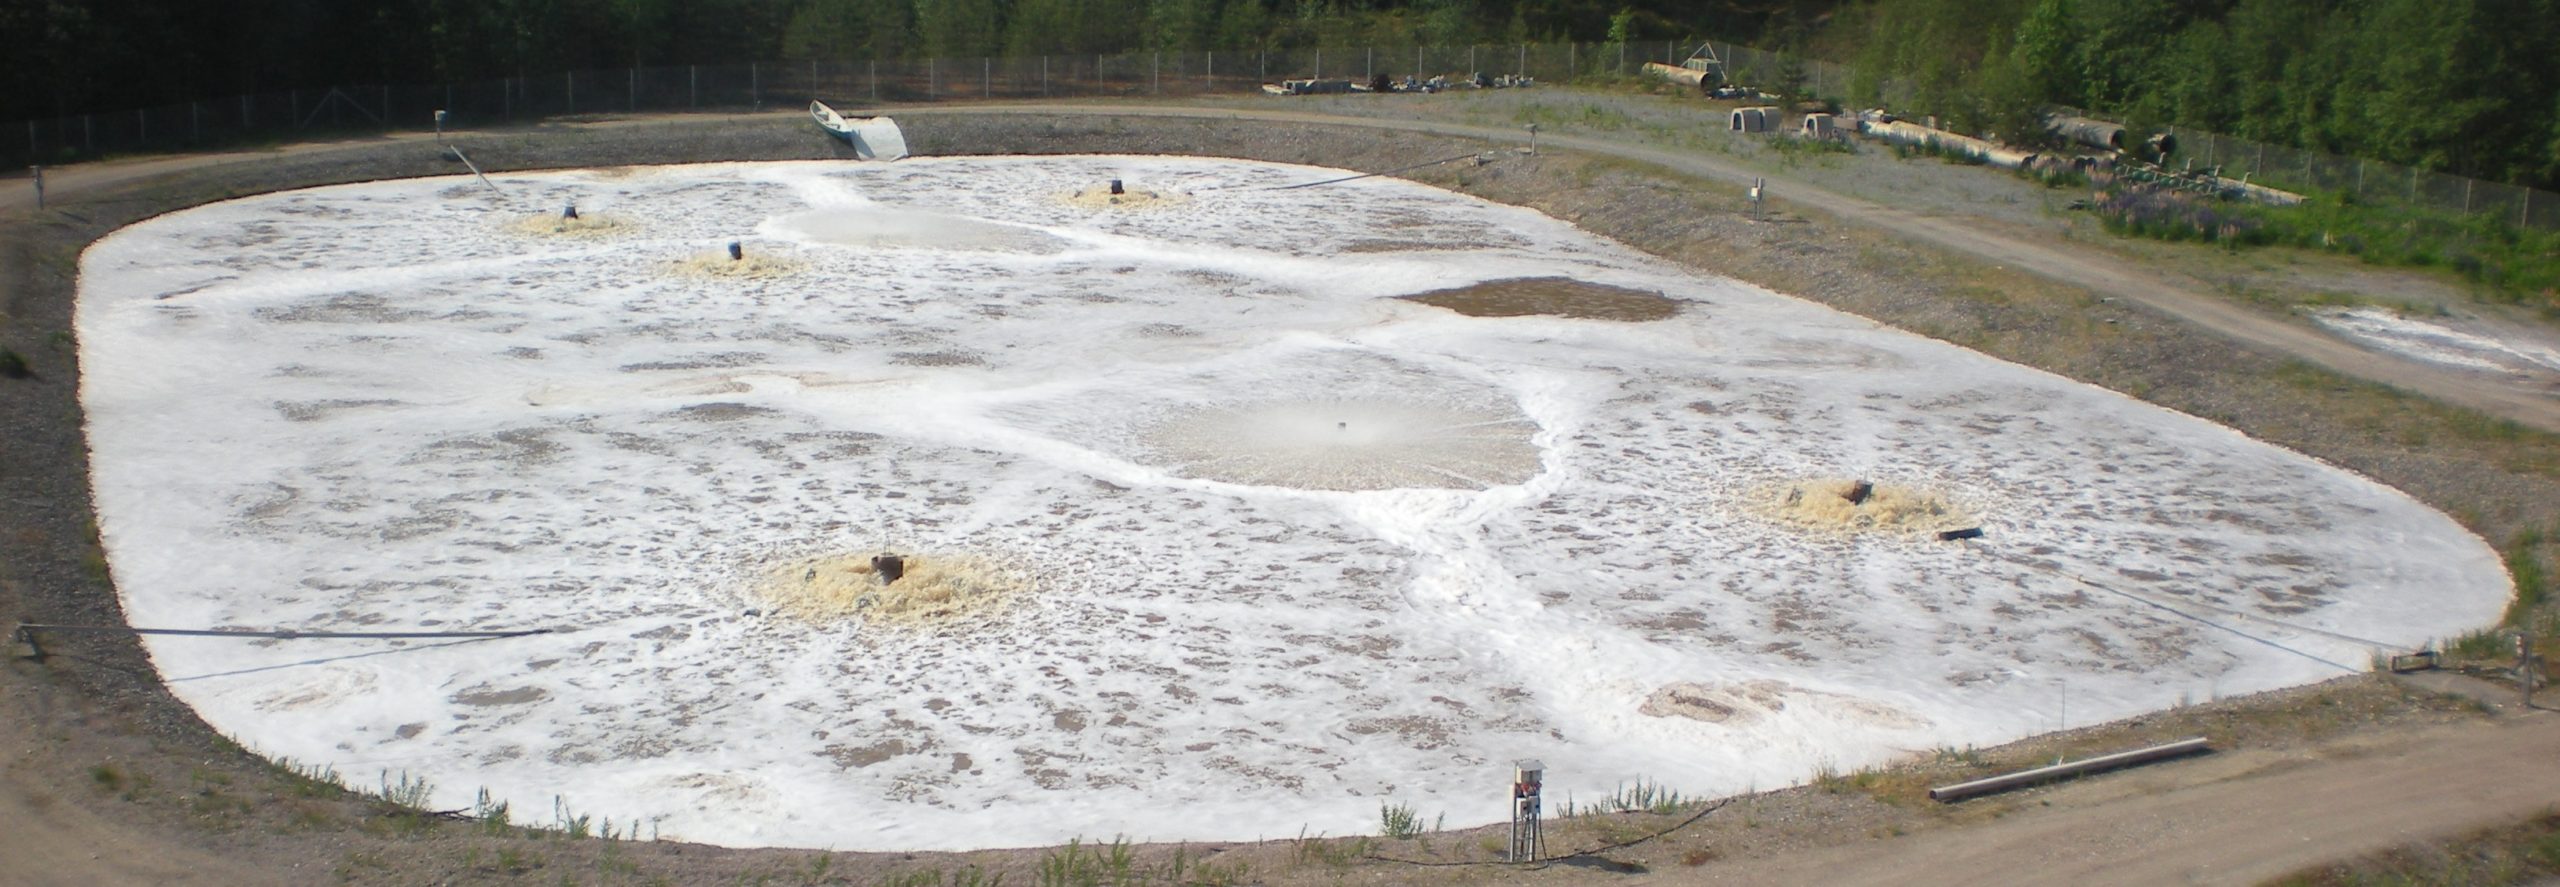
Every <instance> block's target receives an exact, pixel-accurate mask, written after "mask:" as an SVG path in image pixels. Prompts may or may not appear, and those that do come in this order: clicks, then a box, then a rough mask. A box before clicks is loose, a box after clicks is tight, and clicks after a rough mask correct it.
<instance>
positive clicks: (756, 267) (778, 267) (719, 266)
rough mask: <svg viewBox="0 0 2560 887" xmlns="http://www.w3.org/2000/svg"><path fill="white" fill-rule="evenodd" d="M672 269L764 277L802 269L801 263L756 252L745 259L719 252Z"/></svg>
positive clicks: (703, 274) (683, 272)
mask: <svg viewBox="0 0 2560 887" xmlns="http://www.w3.org/2000/svg"><path fill="white" fill-rule="evenodd" d="M672 270H673V271H674V272H675V273H676V274H677V275H680V276H684V277H721V278H744V279H764V278H774V277H784V276H788V275H790V274H791V273H792V272H795V271H798V270H800V263H798V262H794V261H791V260H789V259H783V258H777V257H774V256H766V255H758V254H756V253H748V254H747V257H746V258H743V259H732V258H729V256H728V254H727V253H718V254H713V255H705V256H695V257H693V258H690V259H686V260H684V261H681V262H677V263H675V264H674V266H673V268H672Z"/></svg>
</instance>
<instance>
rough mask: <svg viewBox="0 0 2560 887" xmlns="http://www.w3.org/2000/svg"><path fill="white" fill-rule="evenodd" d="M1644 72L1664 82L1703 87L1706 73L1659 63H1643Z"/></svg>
mask: <svg viewBox="0 0 2560 887" xmlns="http://www.w3.org/2000/svg"><path fill="white" fill-rule="evenodd" d="M1644 72H1645V73H1647V74H1651V75H1653V76H1655V77H1660V78H1662V79H1664V80H1669V81H1671V82H1673V83H1680V84H1685V85H1689V86H1698V87H1704V85H1705V83H1706V79H1707V72H1705V71H1701V70H1698V69H1695V68H1683V67H1680V66H1678V65H1666V64H1663V63H1661V62H1646V63H1644Z"/></svg>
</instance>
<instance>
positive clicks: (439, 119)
mask: <svg viewBox="0 0 2560 887" xmlns="http://www.w3.org/2000/svg"><path fill="white" fill-rule="evenodd" d="M436 144H439V145H441V144H444V109H442V108H438V109H436Z"/></svg>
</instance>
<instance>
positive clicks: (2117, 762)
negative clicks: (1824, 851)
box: [1929, 736, 2211, 802]
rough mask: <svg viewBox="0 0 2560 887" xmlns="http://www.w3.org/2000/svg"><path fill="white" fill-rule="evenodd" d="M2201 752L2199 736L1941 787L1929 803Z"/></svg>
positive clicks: (2202, 744)
mask: <svg viewBox="0 0 2560 887" xmlns="http://www.w3.org/2000/svg"><path fill="white" fill-rule="evenodd" d="M2202 751H2211V749H2210V748H2207V747H2206V743H2205V738H2204V737H2202V736H2198V737H2195V738H2193V739H2181V740H2178V741H2176V742H2172V743H2168V744H2166V745H2155V746H2152V747H2150V748H2137V749H2134V750H2132V751H2124V752H2117V753H2115V754H2111V755H2100V756H2098V757H2094V758H2090V759H2088V760H2085V761H2072V762H2070V763H2067V764H2055V765H2053V766H2051V767H2038V768H2036V769H2033V770H2024V771H2020V772H2017V773H2010V774H2006V775H2002V776H1990V777H1985V778H1982V779H1976V780H1974V781H1972V782H1959V783H1956V784H1954V785H1947V786H1940V787H1937V788H1933V789H1930V790H1929V800H1932V801H1950V802H1952V801H1961V800H1964V799H1966V798H1970V797H1973V796H1975V795H1987V794H1991V793H1993V792H2003V791H2008V790H2010V789H2013V788H2018V787H2021V786H2028V785H2034V784H2036V783H2039V782H2045V781H2047V780H2054V779H2061V778H2064V777H2067V776H2079V775H2081V774H2085V773H2096V772H2098V771H2101V770H2113V769H2115V768H2118V767H2131V766H2133V765H2136V764H2148V763H2151V762H2153V761H2161V760H2167V759H2169V758H2174V757H2179V756H2182V755H2191V754H2195V753H2197V752H2202Z"/></svg>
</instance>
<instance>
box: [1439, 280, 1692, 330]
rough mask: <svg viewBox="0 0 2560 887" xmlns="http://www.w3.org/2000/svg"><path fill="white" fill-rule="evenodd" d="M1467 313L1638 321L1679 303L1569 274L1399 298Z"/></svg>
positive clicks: (1666, 313)
mask: <svg viewBox="0 0 2560 887" xmlns="http://www.w3.org/2000/svg"><path fill="white" fill-rule="evenodd" d="M1403 298H1405V299H1407V300H1410V301H1415V302H1420V303H1422V304H1425V305H1431V306H1435V307H1440V308H1447V309H1449V310H1451V311H1455V312H1458V313H1460V314H1464V315H1466V316H1468V317H1528V316H1533V315H1549V316H1554V317H1574V318H1581V319H1584V320H1619V321H1627V322H1630V323H1642V322H1645V321H1650V320H1663V319H1666V318H1669V317H1671V316H1673V315H1676V314H1679V313H1680V303H1679V302H1677V301H1674V300H1673V299H1671V298H1670V297H1668V296H1664V295H1663V294H1661V293H1657V292H1648V291H1645V290H1639V289H1629V288H1626V287H1623V286H1610V285H1608V284H1601V283H1588V282H1585V281H1580V280H1575V279H1573V278H1570V277H1515V278H1511V279H1508V280H1489V281H1486V282H1484V283H1479V284H1475V285H1473V286H1462V287H1458V288H1456V289H1445V290H1433V291H1431V292H1427V293H1422V294H1419V295H1412V296H1405V297H1403Z"/></svg>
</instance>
